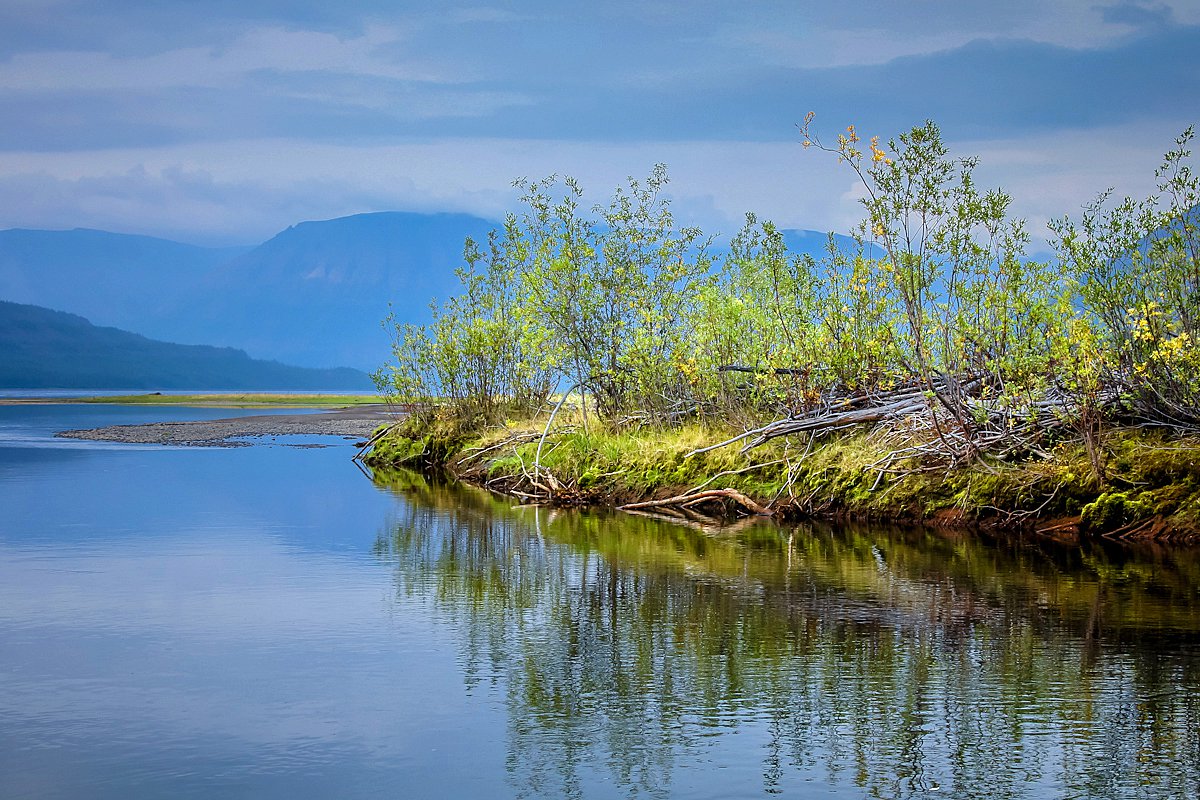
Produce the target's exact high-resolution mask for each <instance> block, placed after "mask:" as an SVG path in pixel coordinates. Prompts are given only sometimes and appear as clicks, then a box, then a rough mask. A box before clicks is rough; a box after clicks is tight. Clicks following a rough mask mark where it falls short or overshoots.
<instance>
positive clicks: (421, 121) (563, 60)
mask: <svg viewBox="0 0 1200 800" xmlns="http://www.w3.org/2000/svg"><path fill="white" fill-rule="evenodd" d="M807 111H814V112H816V114H817V117H816V123H815V126H816V129H817V130H818V131H819V132H821V133H823V134H824V135H825V136H826V137H827V138H829V139H833V138H834V137H836V134H837V132H838V131H840V130H841V129H843V128H844V127H845V126H846V125H847V124H849V123H854V124H855V125H856V126H857V128H858V130H859V131H861V132H863V133H866V134H875V133H878V134H881V135H882V136H883V138H884V139H887V138H889V137H890V136H893V135H895V134H897V133H899V132H900V131H901V130H904V129H907V128H908V127H911V126H912V125H914V124H916V123H919V122H920V121H921V120H923V119H925V118H932V119H934V120H935V121H937V122H938V123H939V124H940V125H941V126H942V129H943V131H944V133H945V135H946V138H947V139H948V140H949V141H950V142H951V143H952V145H953V148H954V152H955V153H956V154H961V155H978V156H980V157H981V158H982V161H983V163H982V166H981V168H980V171H979V175H980V177H981V179H982V181H983V182H984V183H986V184H987V185H1001V186H1003V187H1005V188H1006V189H1008V190H1009V191H1010V192H1012V193H1013V194H1014V195H1015V197H1016V206H1017V210H1018V212H1019V213H1020V214H1022V215H1024V216H1026V217H1027V218H1028V219H1029V220H1030V225H1031V228H1032V229H1033V232H1034V233H1035V235H1036V234H1038V233H1039V232H1040V231H1041V229H1042V224H1043V222H1044V220H1045V219H1046V218H1047V217H1050V216H1057V215H1060V214H1062V213H1064V212H1076V211H1078V209H1079V207H1080V205H1081V204H1083V203H1085V202H1086V201H1088V200H1089V199H1090V198H1091V197H1093V196H1094V195H1095V194H1096V193H1097V192H1099V191H1101V190H1103V189H1105V188H1107V187H1110V186H1114V187H1116V188H1117V190H1118V192H1120V193H1142V192H1145V191H1147V190H1148V189H1149V188H1150V184H1151V181H1152V178H1153V169H1154V167H1155V165H1156V164H1157V163H1158V160H1159V157H1160V156H1161V154H1162V153H1163V152H1164V151H1165V150H1166V149H1168V148H1169V147H1170V146H1171V144H1172V142H1173V140H1174V138H1175V136H1177V135H1178V134H1179V133H1180V132H1181V131H1182V130H1183V128H1184V127H1186V126H1187V125H1189V124H1191V123H1194V122H1198V121H1200V0H1171V1H1169V2H1161V3H1160V2H1140V1H1139V2H1118V3H1115V4H1105V3H1104V2H1098V3H1097V2H1089V1H1088V0H1063V1H1062V2H1058V1H1056V0H938V1H936V2H935V1H934V0H903V1H902V2H873V1H872V0H859V2H855V3H850V4H844V3H831V2H822V3H816V2H806V1H805V0H792V1H791V2H739V3H732V2H708V1H707V0H693V1H692V2H654V1H653V0H636V1H633V2H627V1H626V0H607V2H587V3H583V2H565V1H563V2H500V3H487V2H486V1H485V2H478V3H470V2H463V3H459V2H437V1H436V0H429V1H427V2H421V3H409V2H397V1H395V0H393V1H392V2H384V1H383V0H379V1H377V2H369V1H368V2H361V1H355V0H343V1H342V2H330V0H299V1H297V0H287V1H286V2H285V1H284V0H192V1H190V2H188V1H185V0H176V2H169V1H164V0H122V2H120V3H117V2H88V1H87V0H79V1H77V2H73V1H71V0H63V1H59V0H0V119H3V121H4V122H3V124H2V125H0V228H9V227H42V228H71V227H76V226H80V227H96V228H104V229H109V230H116V231H122V232H130V233H148V234H154V235H161V236H167V237H170V238H178V239H182V240H184V241H193V242H198V243H252V242H256V241H259V240H262V239H264V238H266V237H268V236H270V235H271V234H273V233H275V232H276V231H277V230H279V229H281V228H283V227H286V226H287V225H289V224H291V223H294V222H297V221H300V220H305V219H323V218H329V217H335V216H342V215H345V214H351V213H356V212H362V211H377V210H385V209H405V210H420V211H434V210H456V211H470V212H474V213H479V214H482V215H484V216H498V215H500V214H501V213H503V211H504V210H506V209H507V208H510V207H511V206H512V204H513V197H514V195H513V192H512V190H511V188H510V184H511V181H512V180H513V179H514V178H517V177H522V176H526V177H541V176H543V175H546V174H549V173H560V174H563V173H565V174H571V175H575V176H576V177H578V178H580V179H581V180H582V182H583V183H584V185H585V187H586V188H588V190H589V192H590V193H591V196H592V198H593V199H594V200H596V201H599V200H602V199H603V198H604V197H605V196H607V194H608V192H609V191H610V190H611V189H612V187H613V186H615V185H616V184H617V183H619V182H621V181H622V180H623V178H624V177H625V176H627V175H644V174H646V173H647V172H648V171H649V169H650V168H651V166H652V165H653V164H654V163H655V162H658V161H661V162H665V163H666V164H667V165H668V166H669V167H670V171H671V175H672V178H673V182H672V187H671V190H672V194H673V196H674V198H675V203H676V209H677V211H678V212H679V214H680V216H682V217H684V218H686V219H687V220H688V221H691V222H696V223H699V224H701V225H703V226H704V227H705V228H706V229H709V230H713V231H719V232H722V233H728V232H730V231H732V230H735V229H736V228H737V226H738V222H739V220H740V219H741V216H742V214H743V213H744V212H746V211H750V210H753V211H756V212H758V213H759V214H760V215H763V216H766V217H769V218H772V219H774V220H776V221H777V222H778V223H779V224H781V225H784V226H787V227H807V228H816V229H822V230H824V229H830V228H833V229H837V230H842V229H844V228H845V227H846V226H847V225H848V224H849V223H850V222H851V220H853V219H854V218H855V217H856V216H857V211H856V208H855V203H854V197H855V190H854V183H853V180H852V176H850V175H849V174H848V173H847V172H846V171H845V170H844V169H839V168H838V165H837V164H836V163H835V162H834V160H832V159H830V158H826V157H822V155H821V154H819V153H816V152H812V151H804V150H803V149H802V148H801V147H800V145H799V144H798V138H799V137H798V134H797V130H796V127H795V126H796V123H798V122H800V121H801V120H802V119H803V117H804V114H805V113H806V112H807Z"/></svg>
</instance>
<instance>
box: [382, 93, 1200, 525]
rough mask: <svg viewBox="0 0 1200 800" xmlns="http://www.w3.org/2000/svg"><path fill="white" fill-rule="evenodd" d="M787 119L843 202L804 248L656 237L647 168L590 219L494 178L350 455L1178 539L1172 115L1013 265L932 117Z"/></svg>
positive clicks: (1190, 318) (1187, 237) (1182, 270)
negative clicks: (885, 135) (880, 123)
mask: <svg viewBox="0 0 1200 800" xmlns="http://www.w3.org/2000/svg"><path fill="white" fill-rule="evenodd" d="M810 123H811V116H810V117H809V119H808V120H806V123H805V126H804V127H803V129H802V131H803V134H804V145H805V147H808V148H812V149H815V150H818V151H824V152H825V153H827V154H829V155H832V156H834V157H836V158H837V159H838V160H839V161H840V162H842V163H843V164H844V165H845V166H846V168H848V169H849V170H851V172H852V173H853V175H854V176H855V177H856V179H857V180H859V181H860V183H861V187H862V190H863V196H864V200H863V201H862V203H863V208H864V211H865V214H864V216H863V218H862V220H861V222H860V223H859V225H858V226H857V228H856V229H855V230H854V232H853V233H854V237H853V239H851V240H850V241H851V243H852V244H851V245H850V246H847V245H846V244H845V241H844V240H838V239H835V238H834V237H832V236H831V237H830V240H829V246H828V247H827V249H826V250H825V252H824V253H823V254H817V255H813V254H810V253H796V252H792V251H790V250H789V248H788V247H787V245H786V243H785V241H784V237H783V235H782V234H781V232H780V231H779V230H778V229H777V228H775V226H773V225H772V224H771V223H769V222H764V221H759V220H758V219H756V218H755V217H754V216H753V215H748V216H747V220H746V225H745V227H744V228H743V229H742V231H741V232H740V233H739V234H738V236H737V237H736V238H735V239H734V241H733V243H732V245H731V247H730V248H729V250H728V251H727V252H725V253H723V254H718V253H716V252H715V251H714V250H713V248H712V246H711V244H712V240H711V239H710V238H709V237H707V236H706V235H705V234H704V233H703V232H702V231H700V230H699V229H696V228H682V229H679V228H677V227H676V225H675V223H674V219H673V216H672V213H671V210H670V208H669V204H668V202H667V200H666V199H665V195H664V188H665V186H666V184H667V181H668V179H667V174H666V170H665V168H664V167H661V166H660V167H658V168H656V169H655V171H654V172H653V173H652V174H651V175H650V176H649V177H648V178H647V179H646V180H644V181H635V180H631V181H630V182H629V184H628V186H627V187H624V188H621V189H618V190H617V192H616V193H615V194H614V196H613V197H612V198H611V200H610V201H609V202H608V204H607V205H604V206H602V207H597V209H596V212H597V214H596V216H595V217H594V218H593V217H589V216H587V215H586V214H585V213H584V212H582V211H581V210H580V208H581V206H582V205H583V200H582V190H581V189H580V187H579V186H578V184H576V183H575V182H573V181H570V180H568V181H566V182H565V184H559V183H558V182H557V181H555V180H553V179H548V180H546V181H540V182H524V183H521V184H519V185H520V186H521V188H522V189H523V191H524V198H523V199H524V209H523V210H522V212H521V213H520V214H510V215H509V216H508V218H507V220H506V222H505V224H504V226H503V228H502V229H501V230H499V231H496V232H494V233H493V234H492V235H491V237H490V238H489V239H488V241H486V242H482V243H477V242H473V241H471V240H468V242H467V246H466V260H467V266H466V268H465V269H464V270H463V272H462V273H461V279H462V289H461V293H460V294H459V295H457V296H455V297H452V298H450V299H449V300H447V301H446V302H445V303H443V304H442V305H441V306H440V307H438V308H436V309H435V318H434V321H433V322H432V323H431V324H430V325H427V326H417V325H412V324H396V326H395V342H394V346H393V353H394V356H395V358H394V361H393V362H392V363H390V364H389V365H388V366H387V367H385V368H384V369H382V370H380V371H379V372H378V373H377V374H376V376H375V379H376V383H377V385H378V386H379V387H380V389H381V391H383V392H385V393H387V394H389V395H390V396H392V397H394V398H395V399H397V400H399V401H401V402H405V403H409V404H412V405H413V407H414V408H416V409H418V410H417V411H416V412H415V413H413V414H412V415H411V416H409V417H408V418H406V419H405V420H404V421H403V422H401V423H398V424H396V425H393V426H390V427H387V428H384V429H381V430H380V431H378V432H377V434H376V436H375V437H373V439H372V441H371V443H370V444H371V447H370V450H369V452H368V453H367V455H366V461H367V463H369V464H370V465H372V466H373V467H375V468H376V469H386V468H387V467H389V466H396V465H407V466H417V467H420V468H422V469H425V470H428V471H445V472H449V473H450V474H452V475H453V476H455V477H458V478H461V479H464V480H467V481H469V482H472V483H475V484H477V485H480V486H484V487H486V488H488V489H491V490H493V491H501V492H504V493H507V494H509V495H512V496H514V497H516V498H519V499H521V500H522V501H526V502H533V503H549V504H558V505H577V504H607V505H613V506H618V507H621V508H623V509H626V510H629V511H635V512H638V513H652V514H657V515H666V516H669V517H671V518H673V519H676V520H678V521H682V522H686V523H691V524H700V525H707V524H712V523H715V522H716V521H717V520H719V519H721V518H727V517H728V516H730V515H736V514H760V515H777V516H783V517H804V516H818V517H863V518H874V519H895V520H906V521H922V522H926V523H934V524H939V525H987V526H994V527H1000V528H1009V529H1014V530H1033V531H1037V532H1039V533H1042V534H1045V535H1050V536H1055V537H1074V536H1080V535H1086V536H1100V537H1108V538H1122V539H1132V538H1144V539H1155V540H1173V541H1181V542H1193V541H1198V540H1200V348H1198V347H1197V346H1196V341H1197V337H1200V271H1198V269H1197V264H1198V263H1200V261H1198V257H1197V254H1198V253H1200V232H1198V227H1197V222H1198V214H1197V207H1198V203H1200V181H1198V179H1197V178H1196V176H1195V175H1193V174H1192V172H1191V171H1190V169H1189V167H1188V162H1189V159H1190V156H1191V153H1190V151H1189V150H1188V145H1189V142H1190V140H1191V138H1192V131H1191V130H1190V129H1189V130H1188V131H1186V132H1185V133H1184V134H1183V135H1182V136H1181V137H1180V138H1179V140H1178V141H1177V143H1176V148H1175V149H1174V150H1172V151H1171V152H1170V153H1168V154H1167V156H1166V157H1165V160H1164V163H1163V165H1162V167H1161V168H1160V170H1159V172H1158V173H1157V175H1158V181H1159V186H1158V193H1157V194H1156V195H1154V196H1152V197H1149V198H1146V199H1143V200H1133V199H1127V200H1125V201H1124V202H1123V203H1120V204H1115V205H1114V204H1106V203H1104V202H1098V203H1097V204H1095V205H1094V206H1092V207H1089V208H1088V209H1087V210H1086V211H1085V212H1084V214H1083V216H1082V218H1081V219H1078V220H1076V219H1072V218H1070V217H1063V218H1061V219H1059V220H1056V221H1055V222H1054V223H1053V224H1052V226H1051V228H1052V231H1053V236H1054V238H1053V244H1054V247H1055V251H1056V252H1055V255H1054V257H1053V258H1049V259H1044V260H1039V259H1034V258H1031V257H1030V256H1029V255H1028V254H1027V252H1026V247H1027V243H1028V241H1029V234H1028V232H1027V230H1026V227H1025V225H1024V223H1023V221H1021V220H1017V219H1013V218H1011V217H1010V215H1009V213H1008V208H1009V204H1010V200H1011V198H1010V197H1009V195H1007V194H1006V193H1004V192H1003V191H1001V190H999V189H997V190H990V191H985V190H982V189H980V188H979V187H978V186H977V184H976V182H975V180H974V177H973V171H974V168H975V164H976V161H975V160H974V159H958V158H954V157H952V156H951V155H950V153H949V151H948V149H947V148H946V146H945V145H944V143H943V141H942V137H941V134H940V131H939V129H938V127H937V126H936V125H935V124H933V123H932V122H927V123H925V124H924V125H921V126H918V127H915V128H913V129H912V130H911V131H909V132H907V133H905V134H903V135H902V136H900V137H899V138H898V139H897V140H895V141H891V142H888V143H886V144H885V143H881V142H880V140H879V139H878V138H872V139H870V140H867V141H864V140H863V139H862V138H861V137H860V135H859V134H858V133H857V132H856V131H855V129H854V127H853V126H851V127H849V128H847V129H846V131H845V132H844V133H842V134H840V135H839V136H838V137H837V141H836V142H835V143H828V144H826V143H824V142H822V141H821V140H820V139H819V138H818V137H817V136H816V135H815V134H813V133H810V127H809V126H810ZM1104 199H1106V198H1101V200H1102V201H1103V200H1104Z"/></svg>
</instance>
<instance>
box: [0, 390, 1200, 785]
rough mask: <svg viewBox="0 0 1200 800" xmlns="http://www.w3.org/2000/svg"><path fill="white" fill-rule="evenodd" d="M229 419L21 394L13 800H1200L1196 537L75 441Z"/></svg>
mask: <svg viewBox="0 0 1200 800" xmlns="http://www.w3.org/2000/svg"><path fill="white" fill-rule="evenodd" d="M230 413H231V412H229V411H214V410H197V409H178V408H120V407H81V406H40V407H13V406H0V797H4V798H25V797H29V798H138V797H173V798H176V797H184V798H187V797H221V798H225V797H247V798H249V797H253V798H283V797H287V798H294V797H340V798H358V797H380V796H389V797H404V798H442V797H445V798H493V797H498V798H504V797H531V798H533V797H562V796H568V797H586V798H592V797H597V798H605V797H672V798H674V797H682V798H710V797H711V798H728V797H762V796H766V795H770V794H781V795H783V796H785V797H848V798H861V797H879V798H891V797H997V798H1024V797H1029V798H1035V797H1037V798H1041V797H1081V798H1083V797H1086V798H1092V797H1099V798H1108V797H1113V798H1141V797H1145V798H1157V797H1180V798H1184V797H1187V798H1194V797H1196V796H1198V795H1200V559H1198V558H1197V555H1196V554H1195V553H1192V552H1187V551H1184V552H1179V551H1170V550H1139V551H1129V550H1119V549H1114V548H1103V547H1088V548H1067V547H1054V546H1051V545H1049V544H1047V543H1027V544H1023V545H1022V544H1015V543H1008V544H995V543H987V542H981V541H978V540H977V539H973V538H963V537H954V536H948V535H937V534H931V533H924V532H913V531H893V530H885V529H874V530H867V529H858V528H851V529H831V528H821V527H817V528H798V529H795V530H788V529H778V528H774V527H771V526H767V525H761V524H756V525H748V526H745V527H742V528H739V529H733V530H729V531H725V532H721V533H712V532H707V533H706V532H703V531H699V530H694V529H691V528H687V527H682V526H677V525H671V524H667V523H664V522H660V521H656V520H652V519H643V518H637V517H630V516H612V515H608V514H569V513H553V512H549V511H546V510H534V509H514V508H512V507H511V504H510V503H508V502H505V501H498V500H496V499H493V498H490V497H487V496H484V495H482V494H480V493H477V492H474V491H469V490H454V489H451V488H448V487H442V486H432V485H430V484H428V483H426V482H425V481H423V480H421V479H419V478H416V477H414V476H411V475H391V476H376V479H375V481H374V482H372V480H370V479H369V477H368V476H366V475H364V474H363V473H362V472H360V471H359V470H358V469H357V468H356V467H355V466H354V465H353V464H352V463H351V462H350V455H351V454H352V453H353V450H352V449H350V448H348V447H346V446H344V445H343V446H337V447H329V448H323V449H298V448H294V447H284V446H272V445H265V446H255V447H244V448H234V449H184V448H178V449H170V448H159V447H153V448H151V447H134V446H121V445H99V444H95V443H85V442H66V441H63V440H55V439H53V438H52V436H51V433H52V432H53V431H54V430H57V429H63V428H73V427H89V426H94V425H101V424H113V423H117V422H134V421H151V420H156V419H172V418H199V417H201V416H229V415H230ZM333 441H334V442H335V443H339V440H333Z"/></svg>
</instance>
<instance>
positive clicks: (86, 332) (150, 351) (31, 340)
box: [0, 301, 371, 390]
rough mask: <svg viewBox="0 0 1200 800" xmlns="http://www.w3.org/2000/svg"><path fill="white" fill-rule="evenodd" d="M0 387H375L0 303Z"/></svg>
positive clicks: (350, 377)
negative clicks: (170, 342)
mask: <svg viewBox="0 0 1200 800" xmlns="http://www.w3.org/2000/svg"><path fill="white" fill-rule="evenodd" d="M0 387H2V388H20V389H48V388H57V389H111V388H129V389H239V390H241V389H264V390H271V389H273V390H325V389H329V390H336V389H343V390H345V389H368V388H370V387H371V382H370V379H369V378H368V377H367V375H366V374H365V373H363V372H359V371H358V370H354V369H344V368H343V369H305V368H302V367H291V366H287V365H284V364H280V363H278V362H275V361H258V360H255V359H252V358H250V357H249V356H248V355H246V353H245V352H243V351H241V350H234V349H232V348H223V347H208V346H204V345H178V344H168V343H167V342H159V341H154V340H152V339H147V338H145V337H144V336H139V335H137V334H134V333H129V332H127V331H122V330H117V329H116V328H103V327H97V326H95V325H92V324H91V323H90V322H88V321H87V320H86V319H84V318H83V317H80V316H76V315H74V314H67V313H64V312H61V311H51V310H50V309H47V308H40V307H38V306H31V305H23V304H19V303H8V302H4V301H0Z"/></svg>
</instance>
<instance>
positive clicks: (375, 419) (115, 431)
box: [54, 405, 401, 447]
mask: <svg viewBox="0 0 1200 800" xmlns="http://www.w3.org/2000/svg"><path fill="white" fill-rule="evenodd" d="M400 416H401V414H400V413H399V412H397V411H396V410H395V409H392V408H389V407H388V406H386V405H364V406H354V407H350V408H341V409H336V410H331V411H324V412H318V413H309V414H259V415H254V416H247V417H231V418H228V419H213V420H198V421H188V422H149V423H143V424H138V425H109V426H106V427H103V428H86V429H81V430H69V431H59V432H58V433H56V434H54V435H55V436H58V437H61V438H65V439H87V440H90V441H98V442H124V443H129V444H163V445H186V446H191V447H241V446H245V445H248V444H251V442H247V441H243V440H244V439H248V438H261V437H273V436H337V437H341V438H343V439H354V440H355V441H362V440H365V439H367V438H369V437H370V436H371V433H372V432H373V431H374V430H375V429H376V428H378V427H379V426H380V425H384V424H387V423H389V422H395V421H397V420H398V419H399V418H400Z"/></svg>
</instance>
